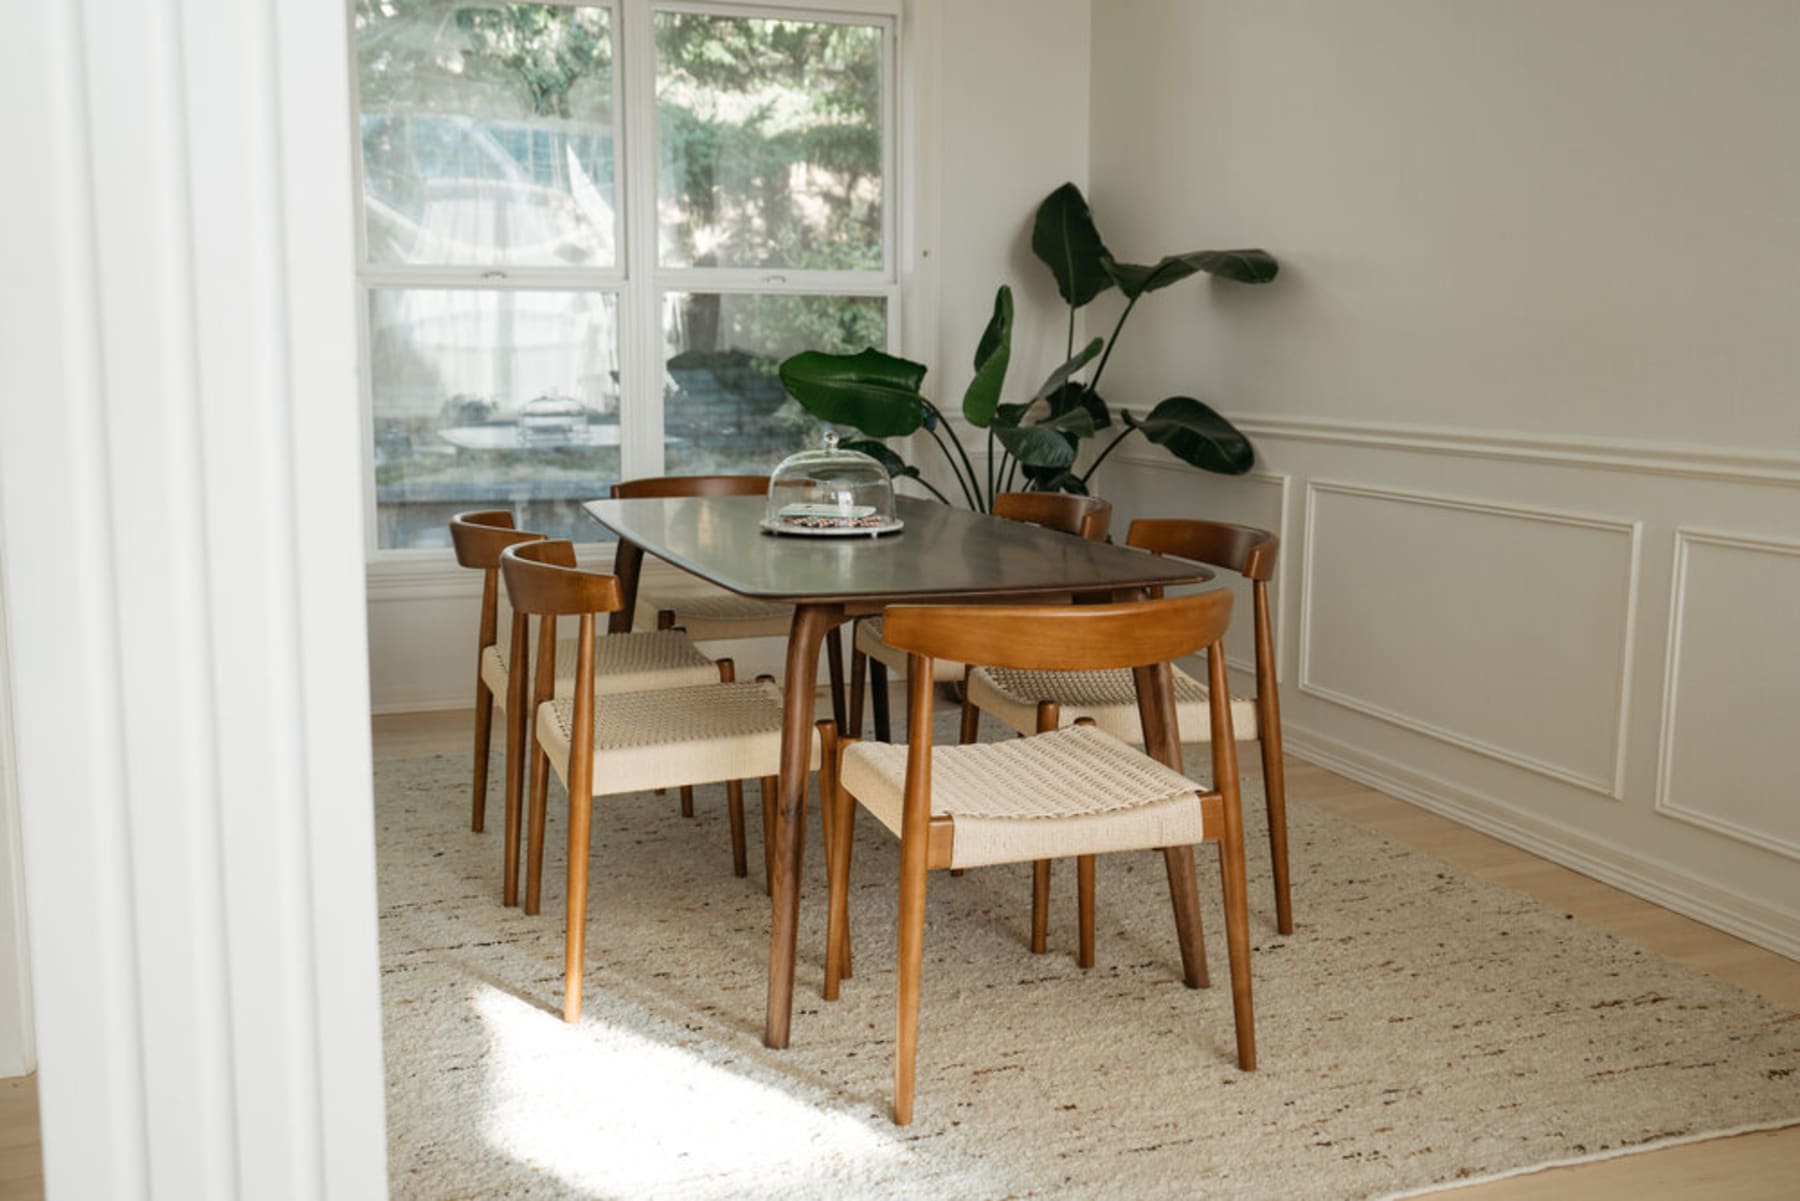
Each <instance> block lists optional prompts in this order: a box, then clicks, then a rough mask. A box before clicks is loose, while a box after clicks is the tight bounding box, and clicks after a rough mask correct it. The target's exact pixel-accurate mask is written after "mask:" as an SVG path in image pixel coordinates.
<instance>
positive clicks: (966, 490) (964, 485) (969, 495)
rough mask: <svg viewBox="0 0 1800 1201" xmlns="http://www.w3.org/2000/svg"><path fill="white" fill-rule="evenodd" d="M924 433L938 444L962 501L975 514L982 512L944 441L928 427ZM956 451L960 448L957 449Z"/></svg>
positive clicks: (954, 435)
mask: <svg viewBox="0 0 1800 1201" xmlns="http://www.w3.org/2000/svg"><path fill="white" fill-rule="evenodd" d="M941 416H942V414H940V417H941ZM939 424H942V422H941V421H940V422H939ZM925 432H926V433H928V434H930V435H931V440H932V441H933V442H936V443H937V444H938V449H939V450H941V451H943V452H944V458H945V459H946V460H948V461H949V463H950V474H951V475H953V476H955V477H956V482H957V484H958V485H959V486H960V487H961V488H962V493H963V499H964V500H966V501H968V502H969V507H970V508H971V509H974V510H975V511H976V512H977V513H980V512H982V508H981V502H980V501H978V500H976V499H975V494H974V493H973V492H970V491H969V481H968V480H966V479H964V478H963V473H962V472H960V471H958V470H957V469H956V457H955V456H954V455H952V454H951V453H950V448H949V447H948V446H945V445H944V439H943V438H942V437H940V436H939V434H938V432H937V431H936V430H934V429H932V428H931V427H930V426H926V427H925ZM950 436H951V437H952V438H954V437H956V434H955V432H954V431H953V432H952V433H951V435H950ZM958 449H961V448H960V447H959V448H958ZM970 474H971V475H973V474H974V473H973V472H970Z"/></svg>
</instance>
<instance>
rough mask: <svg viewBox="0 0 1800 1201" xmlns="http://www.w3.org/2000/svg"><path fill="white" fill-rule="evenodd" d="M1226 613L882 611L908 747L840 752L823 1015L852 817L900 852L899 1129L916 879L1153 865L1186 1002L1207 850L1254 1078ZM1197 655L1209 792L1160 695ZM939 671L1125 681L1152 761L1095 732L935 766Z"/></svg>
mask: <svg viewBox="0 0 1800 1201" xmlns="http://www.w3.org/2000/svg"><path fill="white" fill-rule="evenodd" d="M1231 600H1232V598H1231V594H1230V593H1228V592H1223V591H1220V592H1207V593H1203V594H1201V595H1198V596H1184V597H1176V598H1171V599H1167V600H1147V601H1138V602H1132V603H1127V604H1091V605H1065V606H1038V607H1029V606H941V607H940V606H928V605H894V606H890V607H889V608H888V609H887V612H886V619H887V620H886V626H885V628H886V637H887V641H888V643H889V645H891V646H895V647H898V648H900V649H902V650H904V651H906V652H907V653H908V655H909V656H910V664H909V675H908V688H907V708H908V710H909V711H910V714H911V718H912V729H913V737H912V739H911V741H910V743H909V744H908V745H906V746H895V745H892V744H889V743H880V742H861V741H856V740H853V739H845V740H844V742H843V748H842V756H843V764H842V768H841V771H840V772H839V773H838V780H837V784H838V787H837V791H836V793H835V794H834V795H833V798H832V806H831V807H832V808H834V809H835V810H836V816H835V818H834V820H833V821H832V822H831V829H830V833H829V836H830V839H831V842H830V854H829V855H828V856H827V869H828V875H829V879H830V896H829V899H828V910H829V916H828V918H827V933H826V955H825V998H826V999H827V1000H835V999H836V998H837V996H838V991H839V983H840V979H841V977H842V975H843V972H842V970H841V969H842V948H844V947H845V946H847V945H848V937H849V916H850V900H849V884H850V857H851V845H852V834H853V823H854V821H855V810H856V804H855V803H853V801H854V802H860V804H861V805H862V807H863V808H865V809H867V810H868V811H869V812H870V813H872V814H874V815H875V817H876V818H877V819H878V820H879V821H880V822H881V824H882V825H883V826H885V827H887V828H888V830H890V831H892V832H893V833H894V834H897V835H898V836H899V838H900V916H899V939H898V946H899V966H898V972H897V986H896V987H897V1006H896V1009H897V1014H896V1019H897V1020H896V1034H897V1037H896V1043H895V1046H896V1050H895V1060H894V1121H895V1122H896V1123H897V1124H899V1125H902V1126H904V1125H906V1124H907V1123H909V1122H910V1121H912V1114H913V1083H914V1075H915V1066H916V1062H917V1057H918V1034H919V998H920V987H921V976H922V973H923V970H924V947H925V890H926V877H927V874H928V872H929V871H930V870H931V869H934V868H949V869H955V868H959V867H977V866H982V865H986V864H995V863H1017V862H1023V861H1035V860H1039V859H1046V858H1054V857H1061V856H1068V855H1094V854H1104V853H1108V852H1112V851H1131V850H1149V849H1159V850H1161V851H1162V852H1163V857H1164V863H1165V865H1166V867H1167V870H1168V875H1169V893H1170V898H1171V901H1172V903H1173V906H1174V910H1175V926H1176V931H1177V935H1178V938H1179V942H1180V946H1181V961H1182V977H1183V980H1184V982H1185V983H1186V984H1187V986H1188V987H1189V988H1199V987H1203V986H1205V985H1206V983H1207V979H1206V954H1205V948H1204V945H1203V943H1202V938H1201V931H1200V908H1199V893H1198V886H1197V884H1196V881H1195V873H1194V856H1193V845H1192V844H1194V843H1197V842H1217V843H1218V844H1219V852H1220V854H1219V859H1220V864H1221V875H1222V876H1223V887H1224V897H1225V934H1226V945H1227V947H1228V950H1229V953H1230V961H1231V995H1232V1009H1233V1014H1234V1017H1235V1019H1236V1026H1237V1058H1238V1066H1239V1067H1241V1068H1244V1069H1246V1070H1248V1069H1251V1068H1254V1067H1255V1066H1256V1033H1255V1025H1254V1019H1253V1016H1252V1009H1251V999H1250V919H1249V909H1248V905H1247V903H1246V899H1245V887H1244V830H1243V814H1242V812H1241V810H1240V808H1239V800H1238V783H1237V747H1236V741H1235V739H1234V737H1233V734H1232V728H1231V703H1230V693H1229V690H1228V686H1227V684H1226V680H1225V651H1224V648H1223V646H1222V645H1221V644H1220V641H1219V640H1220V639H1221V638H1222V637H1223V636H1224V633H1225V629H1226V626H1227V624H1228V623H1229V622H1230V619H1231ZM1202 648H1204V649H1205V651H1206V661H1207V678H1208V682H1209V684H1210V686H1211V693H1210V696H1211V702H1210V705H1209V707H1208V712H1207V717H1208V721H1209V724H1210V727H1211V731H1212V760H1213V781H1214V788H1213V789H1212V790H1210V791H1209V790H1203V789H1201V788H1200V787H1199V786H1198V785H1196V784H1194V783H1193V782H1192V781H1190V780H1188V779H1186V778H1185V777H1184V776H1183V775H1182V774H1181V772H1180V770H1179V765H1180V762H1181V746H1180V741H1179V738H1180V735H1179V733H1178V731H1177V728H1176V725H1175V721H1176V715H1175V709H1174V698H1173V697H1172V695H1170V690H1169V670H1170V669H1169V667H1168V663H1169V661H1170V660H1172V659H1175V658H1177V657H1179V656H1182V655H1187V654H1192V653H1194V652H1196V651H1198V650H1201V649H1202ZM937 658H947V659H958V660H962V661H964V662H967V661H969V660H971V659H980V660H982V661H984V662H987V663H996V664H1000V665H1002V666H1003V667H1006V668H1010V669H1015V670H1026V671H1046V670H1047V671H1089V670H1123V669H1135V670H1136V675H1137V677H1138V678H1140V679H1142V680H1143V681H1144V682H1145V687H1146V690H1147V694H1148V695H1149V696H1150V697H1151V698H1152V699H1153V704H1152V705H1151V706H1147V707H1146V708H1145V710H1144V713H1143V716H1142V725H1143V727H1144V728H1143V729H1142V730H1141V731H1140V734H1141V737H1142V740H1143V741H1144V743H1145V744H1146V745H1147V746H1149V747H1150V748H1151V750H1152V751H1153V752H1154V754H1155V758H1152V757H1151V756H1150V755H1146V754H1145V753H1144V752H1143V751H1141V750H1137V749H1134V748H1133V747H1131V746H1129V745H1127V744H1126V743H1125V742H1123V741H1121V740H1120V739H1118V738H1115V737H1114V736H1113V735H1111V734H1109V733H1107V732H1106V731H1105V730H1104V729H1101V728H1099V727H1097V726H1091V725H1080V726H1075V727H1071V728H1066V729H1063V728H1051V729H1049V730H1047V731H1045V732H1044V733H1041V734H1035V735H1033V736H1031V737H1028V738H1020V739H1017V740H1011V741H1003V742H990V743H976V744H971V745H960V746H950V747H938V748H933V746H932V731H931V701H932V696H931V694H932V661H933V660H934V659H937Z"/></svg>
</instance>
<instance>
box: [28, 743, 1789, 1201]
mask: <svg viewBox="0 0 1800 1201" xmlns="http://www.w3.org/2000/svg"><path fill="white" fill-rule="evenodd" d="M470 721H471V715H470V714H468V713H466V712H464V713H421V714H408V715H404V716H398V717H384V718H377V719H376V720H375V729H374V753H375V757H376V758H378V759H393V758H406V757H408V756H412V755H427V754H436V753H440V752H445V753H455V752H458V751H461V750H463V749H464V748H466V747H467V746H468V739H469V723H470ZM1254 761H1255V756H1254V755H1251V756H1246V763H1247V764H1249V765H1253V764H1254ZM1288 795H1289V796H1290V797H1292V798H1293V799H1294V800H1296V801H1298V802H1302V803H1305V804H1308V805H1312V806H1314V807H1316V808H1319V809H1323V810H1325V811H1326V812H1329V813H1335V814H1337V815H1338V816H1340V817H1343V818H1346V819H1348V820H1349V821H1352V822H1355V823H1356V824H1357V825H1359V826H1362V827H1363V828H1365V829H1369V830H1373V831H1375V832H1377V833H1379V834H1383V835H1386V836H1387V837H1389V838H1392V839H1393V840H1394V841H1396V842H1400V843H1404V844H1406V845H1408V846H1413V847H1417V848H1419V849H1420V850H1422V851H1426V852H1429V853H1430V854H1433V855H1436V856H1438V857H1439V858H1442V859H1446V860H1448V861H1449V862H1451V863H1454V864H1456V865H1458V866H1459V867H1462V868H1464V869H1465V870H1467V871H1469V872H1472V873H1474V874H1475V875H1478V876H1481V877H1482V878H1484V879H1487V880H1493V881H1496V882H1498V883H1501V884H1504V885H1507V886H1508V887H1511V888H1516V889H1518V890H1519V891H1520V892H1524V893H1527V894H1529V895H1531V896H1533V897H1536V898H1538V899H1539V900H1541V901H1544V902H1546V903H1548V904H1550V905H1554V906H1556V907H1558V908H1560V909H1562V910H1564V911H1565V912H1568V913H1573V914H1575V915H1576V916H1577V917H1579V918H1582V919H1583V920H1585V921H1588V922H1590V923H1592V924H1593V925H1596V926H1599V927H1601V928H1602V929H1605V930H1610V931H1612V932H1614V933H1616V934H1621V935H1624V936H1625V937H1627V938H1633V939H1636V940H1637V941H1639V942H1641V943H1643V944H1644V945H1645V946H1648V947H1650V948H1651V949H1652V950H1654V951H1657V952H1658V953H1660V954H1662V955H1666V956H1668V957H1669V958H1670V959H1676V960H1680V961H1681V962H1683V963H1686V964H1690V965H1692V966H1693V967H1697V968H1699V969H1700V970H1702V971H1705V972H1710V973H1711V974H1713V975H1715V976H1718V977H1720V978H1721V979H1725V980H1729V981H1731V982H1732V983H1734V984H1737V985H1738V986H1739V987H1741V988H1744V989H1747V990H1748V991H1750V992H1754V993H1759V994H1761V995H1762V996H1764V997H1767V998H1768V999H1770V1000H1771V1001H1774V1002H1776V1003H1778V1004H1780V1005H1783V1006H1786V1007H1787V1008H1789V1009H1792V1010H1796V1011H1800V963H1795V962H1793V961H1792V960H1789V959H1784V958H1782V957H1781V956H1779V955H1775V954H1773V953H1771V952H1768V951H1764V950H1762V949H1760V948H1758V947H1754V946H1751V945H1750V944H1749V943H1746V942H1743V941H1742V940H1740V939H1736V938H1733V937H1731V936H1730V935H1728V934H1721V933H1720V932H1718V931H1717V930H1714V929H1711V928H1710V927H1707V926H1703V925H1701V924H1700V923H1698V922H1694V921H1690V920H1689V919H1687V918H1685V917H1682V916H1680V915H1678V914H1675V913H1671V912H1670V911H1669V910H1667V909H1663V908H1660V907H1658V906H1656V905H1652V904H1650V903H1649V902H1648V901H1640V900H1638V899H1637V898H1636V897H1633V896H1629V895H1627V894H1626V893H1622V892H1620V891H1619V890H1618V889H1616V888H1612V887H1609V886H1608V885H1605V884H1601V883H1598V882H1597V881H1594V880H1590V879H1588V878H1587V877H1586V876H1582V875H1578V874H1576V873H1575V872H1572V871H1569V870H1567V869H1566V868H1561V867H1558V866H1556V865H1555V864H1553V863H1550V862H1548V861H1546V860H1543V859H1539V858H1538V857H1537V856H1535V855H1531V854H1528V853H1526V852H1524V851H1521V850H1518V849H1516V848H1514V847H1511V846H1508V845H1506V844H1505V843H1503V842H1500V841H1498V840H1496V839H1493V838H1490V837H1488V836H1487V835H1485V834H1480V833H1477V832H1476V831H1474V830H1470V829H1468V828H1466V827H1464V826H1459V825H1457V824H1456V823H1454V822H1452V821H1449V820H1447V819H1445V818H1442V817H1439V816H1437V815H1436V814H1433V813H1428V812H1426V811H1425V810H1423V809H1419V808H1417V807H1415V806H1413V805H1409V804H1407V803H1406V802H1404V801H1399V800H1395V799H1394V798H1392V797H1389V796H1385V795H1383V794H1382V793H1379V792H1375V791H1373V790H1372V789H1369V788H1365V787H1363V786H1362V785H1360V784H1356V783H1354V782H1352V781H1350V780H1346V779H1344V778H1343V777H1342V776H1338V775H1334V774H1332V773H1331V772H1328V771H1325V770H1324V769H1323V768H1318V767H1314V766H1312V765H1310V764H1306V763H1300V762H1298V761H1292V760H1290V761H1289V763H1288ZM1797 1181H1800V1126H1795V1127H1789V1128H1788V1129H1786V1130H1780V1131H1775V1132H1772V1133H1766V1134H1747V1135H1740V1136H1738V1137H1736V1138H1722V1139H1715V1140H1713V1141H1711V1142H1705V1143H1692V1144H1689V1145H1687V1146H1683V1147H1672V1148H1669V1149H1667V1150H1663V1151H1645V1152H1641V1153H1638V1154H1635V1155H1627V1156H1623V1157H1621V1158H1618V1159H1611V1160H1604V1161H1602V1162H1599V1163H1592V1164H1583V1165H1581V1166H1579V1167H1572V1168H1555V1169H1551V1170H1549V1171H1545V1172H1539V1173H1537V1174H1535V1175H1531V1176H1516V1177H1513V1178H1511V1179H1507V1180H1498V1181H1492V1182H1489V1183H1487V1184H1477V1185H1472V1186H1468V1187H1465V1188H1460V1189H1446V1190H1444V1191H1443V1192H1442V1193H1438V1194H1434V1195H1436V1196H1440V1197H1446V1198H1454V1199H1455V1201H1551V1199H1556V1201H1562V1199H1563V1198H1569V1197H1581V1198H1584V1201H1607V1199H1609V1198H1617V1199H1621V1201H1664V1199H1669V1201H1673V1199H1676V1198H1681V1199H1683V1201H1686V1199H1688V1198H1707V1199H1708V1201H1792V1199H1793V1198H1795V1197H1797V1196H1800V1183H1797ZM42 1196H43V1174H42V1167H41V1160H40V1155H39V1150H38V1116H37V1087H36V1080H35V1078H34V1077H30V1076H26V1077H22V1078H19V1079H16V1080H4V1081H0V1198H6V1199H11V1198H19V1199H21V1201H23V1199H24V1198H37V1197H42Z"/></svg>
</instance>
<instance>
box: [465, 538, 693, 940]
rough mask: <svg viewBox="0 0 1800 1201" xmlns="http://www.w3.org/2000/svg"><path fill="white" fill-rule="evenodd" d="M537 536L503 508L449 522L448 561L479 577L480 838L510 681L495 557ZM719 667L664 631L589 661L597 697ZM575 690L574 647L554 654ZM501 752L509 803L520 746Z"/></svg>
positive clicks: (689, 679)
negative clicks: (493, 741)
mask: <svg viewBox="0 0 1800 1201" xmlns="http://www.w3.org/2000/svg"><path fill="white" fill-rule="evenodd" d="M543 538H544V535H542V534H538V533H533V532H532V531H530V530H521V529H518V528H516V527H515V526H514V524H513V515H512V513H511V512H510V511H508V510H506V509H483V510H479V511H474V512H468V513H458V514H456V516H454V517H452V518H451V519H450V544H451V546H452V547H454V548H455V551H456V561H457V562H458V563H459V564H461V565H462V566H464V567H469V568H473V569H475V570H477V571H480V572H481V618H480V624H479V625H478V627H477V629H476V635H475V779H474V785H473V792H474V796H473V805H472V814H471V817H470V823H469V825H470V829H472V830H474V831H476V832H477V833H480V832H481V830H482V828H483V827H484V826H485V825H486V821H487V781H488V747H489V741H490V738H491V736H492V729H493V712H494V708H495V707H496V705H497V706H498V707H499V708H500V710H501V711H502V712H503V713H504V712H506V710H507V699H506V698H507V681H508V679H509V676H510V670H509V668H510V664H509V663H508V648H507V647H506V646H504V645H502V644H501V643H500V641H499V637H498V634H499V573H500V553H501V552H502V551H504V550H505V549H506V548H507V547H509V546H516V545H518V544H520V543H523V542H539V541H542V540H543ZM719 672H720V668H719V666H718V665H717V664H715V663H714V662H713V661H712V660H711V659H709V658H707V657H706V656H705V655H704V654H702V653H701V652H700V649H699V648H698V647H696V646H695V645H694V644H693V643H692V642H690V641H689V640H688V638H687V637H686V636H685V635H683V634H681V633H678V632H675V631H672V630H664V631H646V632H643V633H632V634H624V635H613V636H609V637H608V638H606V639H604V640H603V641H602V643H601V645H600V647H599V649H598V650H597V652H596V654H595V679H596V681H597V687H598V688H599V689H600V691H602V692H628V691H634V690H638V689H645V688H672V687H680V686H682V685H687V684H705V683H709V682H712V681H716V680H717V679H719ZM574 686H575V643H574V641H573V640H572V639H568V640H565V641H564V642H562V643H559V644H558V645H557V647H556V694H557V695H558V696H569V695H572V693H573V689H574ZM522 746H523V743H522V742H521V743H520V744H519V745H516V746H515V745H512V739H510V738H509V740H508V746H507V748H506V754H507V759H506V771H507V789H508V792H509V795H512V796H515V797H516V796H517V793H518V789H519V786H520V785H519V781H520V779H521V778H522V773H523V770H524V759H523V758H522V751H521V747H522ZM505 892H506V896H505V900H506V903H507V904H508V905H512V904H516V903H517V898H516V889H515V884H514V883H509V884H508V885H507V886H506V890H505Z"/></svg>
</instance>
